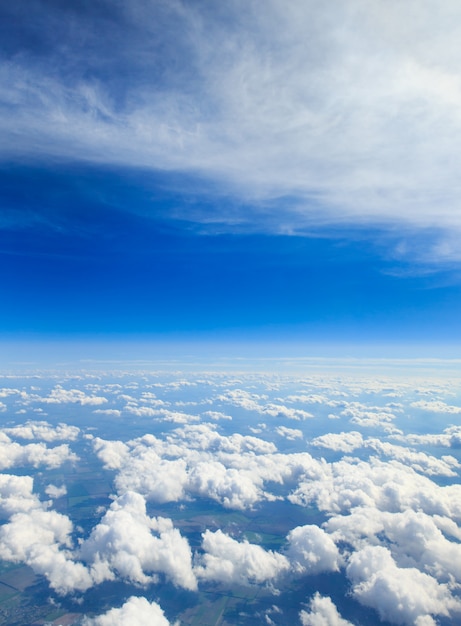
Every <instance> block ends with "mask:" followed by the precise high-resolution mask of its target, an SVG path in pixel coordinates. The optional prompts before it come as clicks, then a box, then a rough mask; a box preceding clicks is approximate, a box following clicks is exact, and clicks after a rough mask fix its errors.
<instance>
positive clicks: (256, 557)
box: [195, 530, 290, 585]
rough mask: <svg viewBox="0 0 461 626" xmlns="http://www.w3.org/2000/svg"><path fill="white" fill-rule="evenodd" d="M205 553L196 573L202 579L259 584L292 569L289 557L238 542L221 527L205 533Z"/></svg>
mask: <svg viewBox="0 0 461 626" xmlns="http://www.w3.org/2000/svg"><path fill="white" fill-rule="evenodd" d="M202 547H203V550H204V551H205V554H204V555H203V557H202V559H201V561H200V563H199V564H198V565H197V566H196V568H195V572H196V574H197V576H198V577H199V578H202V579H207V580H213V581H220V582H225V583H229V584H240V585H248V584H252V583H253V584H257V583H263V582H268V581H272V580H274V579H275V578H276V577H277V576H279V575H280V574H282V573H283V572H287V571H288V570H289V567H290V564H289V562H288V559H287V558H286V557H285V556H283V555H281V554H278V553H277V552H272V551H268V550H264V548H262V547H261V546H258V545H255V544H251V543H248V541H242V542H239V541H236V540H235V539H233V538H232V537H229V535H226V534H225V533H223V532H222V531H221V530H217V531H216V532H211V531H210V530H207V531H205V533H203V542H202Z"/></svg>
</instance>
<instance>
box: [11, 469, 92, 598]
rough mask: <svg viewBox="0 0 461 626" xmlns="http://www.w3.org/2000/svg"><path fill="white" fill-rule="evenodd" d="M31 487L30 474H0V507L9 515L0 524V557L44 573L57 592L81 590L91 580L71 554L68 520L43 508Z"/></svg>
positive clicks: (71, 527)
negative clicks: (6, 519)
mask: <svg viewBox="0 0 461 626" xmlns="http://www.w3.org/2000/svg"><path fill="white" fill-rule="evenodd" d="M32 489H33V480H32V478H31V477H30V476H9V475H5V474H0V509H1V510H2V511H3V512H4V513H6V514H8V515H10V520H9V522H8V523H6V524H3V526H0V558H1V559H4V560H6V561H12V562H14V563H26V564H27V565H29V566H30V567H32V569H33V570H34V571H35V572H36V573H37V574H41V575H43V576H45V577H46V578H47V579H48V581H49V583H50V586H51V587H52V588H53V589H55V591H56V592H57V593H60V594H66V593H71V592H73V591H85V590H86V589H88V588H89V587H91V585H92V579H91V577H90V575H89V573H88V571H87V569H86V568H85V567H84V566H83V565H82V564H81V563H77V562H75V560H74V558H73V555H72V553H71V548H72V541H71V533H72V531H73V526H72V522H71V521H70V520H69V518H68V517H67V516H65V515H62V514H60V513H57V512H56V511H47V510H45V508H44V506H43V504H42V503H41V502H40V501H39V500H38V498H37V496H36V495H35V494H33V493H32Z"/></svg>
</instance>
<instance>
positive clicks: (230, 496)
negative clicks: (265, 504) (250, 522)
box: [188, 461, 263, 509]
mask: <svg viewBox="0 0 461 626" xmlns="http://www.w3.org/2000/svg"><path fill="white" fill-rule="evenodd" d="M258 482H259V483H262V481H261V480H258V477H255V476H251V475H250V473H249V472H246V471H239V470H237V469H234V468H226V467H225V466H224V465H223V464H222V463H220V462H219V461H203V462H201V463H197V464H196V465H195V466H194V467H193V468H192V469H191V471H190V473H189V480H188V486H189V489H190V490H191V492H192V493H197V494H200V495H202V496H205V497H208V498H213V499H214V500H217V501H218V502H220V503H221V504H222V505H223V506H224V507H226V508H232V509H245V508H248V507H251V506H252V505H253V504H255V502H257V501H258V500H261V499H262V498H263V494H262V492H261V488H260V485H258V484H257V483H258Z"/></svg>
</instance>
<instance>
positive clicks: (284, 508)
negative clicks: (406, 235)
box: [0, 373, 461, 626]
mask: <svg viewBox="0 0 461 626" xmlns="http://www.w3.org/2000/svg"><path fill="white" fill-rule="evenodd" d="M106 379H107V380H106ZM181 379H182V382H184V377H183V375H181ZM96 380H97V381H98V382H96ZM116 380H117V382H116V384H115V383H114V375H113V374H112V375H105V374H97V375H95V376H93V375H91V374H87V375H84V376H82V377H81V378H80V382H79V385H76V383H75V379H73V378H71V377H70V378H69V379H67V378H66V377H65V376H64V377H61V378H60V380H59V383H58V385H57V384H55V383H53V385H51V389H59V396H60V397H61V398H63V399H65V400H63V402H59V403H51V404H53V405H55V408H54V411H53V410H52V411H51V412H50V413H49V415H48V417H47V421H46V422H45V421H34V420H33V418H32V415H33V414H34V411H35V410H36V409H37V408H40V406H46V405H48V406H49V405H50V403H49V402H48V398H49V397H50V395H51V397H55V396H56V395H57V394H56V393H54V392H52V393H51V394H49V393H44V391H45V390H46V389H50V381H49V380H48V379H47V378H46V377H45V376H38V377H35V378H34V381H33V382H34V389H31V383H30V381H29V380H28V379H22V380H20V379H18V380H17V381H15V383H17V384H18V386H19V385H20V386H21V388H22V392H21V393H16V392H15V393H5V394H3V396H2V397H4V400H5V406H6V409H5V414H6V416H5V422H8V425H5V426H4V427H3V428H2V429H1V432H0V435H1V437H2V445H3V446H4V449H5V454H4V457H5V459H6V458H9V459H10V461H8V465H7V466H5V467H4V469H3V472H4V473H3V474H0V511H1V515H2V521H3V524H2V526H0V559H2V562H3V565H4V570H2V572H3V573H0V582H2V583H4V584H6V585H8V584H10V583H9V582H8V581H10V580H11V581H12V580H13V578H10V575H11V574H10V573H9V572H10V571H11V572H13V571H15V570H14V569H13V570H11V568H12V567H16V568H21V567H24V566H28V568H30V569H29V570H27V571H28V572H32V573H29V574H27V576H29V578H30V576H33V579H34V580H35V583H36V585H38V587H37V588H40V589H41V592H40V593H41V594H42V597H44V598H52V600H53V603H54V604H55V606H57V607H59V610H58V613H59V615H62V616H63V619H66V620H69V623H72V624H78V623H83V624H86V625H95V626H96V625H103V624H119V623H120V624H121V623H125V622H126V620H130V623H131V622H132V623H134V624H135V623H140V624H141V623H147V622H146V620H148V622H149V623H153V624H157V623H158V624H161V625H162V626H163V625H164V624H165V625H166V624H170V623H171V624H173V623H174V624H176V623H193V620H194V619H200V618H199V617H198V616H199V614H200V611H203V610H207V611H208V613H209V615H210V618H209V619H210V620H211V621H212V622H213V623H216V624H217V623H221V622H220V621H219V620H221V619H223V620H224V621H223V622H222V623H223V624H224V623H225V624H232V623H242V624H259V623H260V624H266V623H269V624H286V623H287V621H292V622H293V623H295V624H299V625H300V626H301V625H303V626H306V625H307V626H325V625H326V626H346V625H349V624H356V623H363V622H364V620H365V621H366V622H367V623H373V624H377V625H378V624H383V625H384V626H389V625H392V624H396V625H398V624H400V625H402V624H403V625H404V626H413V625H416V626H429V625H430V626H434V625H438V626H439V625H440V626H448V625H452V624H455V623H457V620H459V619H460V618H461V594H460V585H461V567H460V565H459V564H460V563H461V548H460V541H461V532H460V530H459V524H460V523H461V485H460V484H459V476H460V463H459V441H458V439H459V438H458V437H457V435H458V434H459V433H458V430H459V427H458V426H457V425H456V423H455V420H456V415H457V411H455V409H456V408H457V407H458V406H461V396H459V394H458V393H457V391H456V389H457V387H456V383H457V381H456V380H452V381H447V380H436V379H431V380H430V381H426V382H425V381H421V380H417V381H416V380H412V379H402V378H401V379H399V380H392V379H359V378H355V379H346V378H343V379H339V378H338V377H336V378H331V379H328V378H325V377H322V378H320V377H315V376H314V377H312V376H288V375H287V376H277V375H267V374H266V375H256V374H252V375H248V374H240V375H239V376H238V377H235V376H234V375H225V374H219V375H214V374H210V373H205V374H197V375H195V374H190V375H189V376H188V380H187V379H186V381H187V382H188V383H189V384H187V385H186V384H182V383H181V384H178V385H176V384H175V383H176V382H177V381H178V380H179V376H175V375H172V374H159V373H152V374H146V373H143V374H142V375H141V374H140V375H139V376H137V377H135V376H134V375H128V374H117V375H116ZM108 383H110V384H108ZM152 389H155V394H154V393H153V392H152ZM191 389H193V397H194V401H190V402H188V398H190V397H191ZM96 394H98V395H96ZM70 397H72V398H77V397H78V398H84V397H85V398H86V397H103V398H104V400H105V404H106V406H107V413H106V412H103V413H100V412H98V413H94V403H92V402H90V403H80V409H79V415H78V416H77V415H74V414H73V410H74V409H73V406H74V401H73V400H71V401H70V402H69V400H68V399H69V398H70ZM396 398H398V402H396ZM421 398H424V400H421ZM146 400H153V401H155V403H160V402H161V403H162V404H164V405H167V406H168V411H169V412H170V413H176V412H180V411H179V409H180V407H183V406H184V405H185V404H187V405H188V411H190V416H191V418H194V419H193V420H192V422H191V423H179V424H178V423H176V422H174V421H171V420H170V419H168V417H169V414H165V413H164V412H163V411H158V412H155V413H154V414H150V413H149V414H145V413H143V412H140V413H133V411H132V410H127V409H126V407H127V404H128V405H129V407H130V409H131V408H133V407H138V406H139V407H141V406H145V402H146ZM69 404H70V405H71V406H70V415H71V416H73V417H72V419H71V420H69V421H67V420H66V419H65V414H63V412H62V406H66V407H69ZM204 405H205V406H206V407H207V411H203V406H204ZM273 406H277V407H278V408H277V411H275V410H272V409H271V408H270V409H269V410H267V407H273ZM441 406H442V407H449V410H445V411H443V412H441V411H440V410H439V409H440V407H441ZM332 407H334V409H335V410H336V411H337V419H335V420H331V419H329V415H330V411H331V410H332ZM289 408H290V409H291V410H288V409H289ZM285 409H286V410H285ZM22 410H24V411H25V413H23V412H20V411H22ZM66 410H69V409H66ZM18 411H19V412H18ZM291 411H298V412H299V413H300V414H301V412H302V411H304V412H306V413H309V415H310V418H309V419H306V420H302V419H301V420H298V421H297V426H299V428H296V429H292V428H291V424H292V412H291ZM114 412H116V413H114ZM390 414H392V424H393V428H392V429H389V428H388V423H389V422H388V420H387V417H386V416H389V415H390ZM223 415H224V416H226V419H222V418H221V416H223ZM421 415H424V416H425V420H426V421H424V420H421V419H420V416H421ZM114 416H116V417H115V419H116V422H114ZM216 416H218V417H219V419H216ZM359 416H360V417H361V418H363V417H364V416H367V417H365V418H364V419H363V420H362V421H361V420H358V419H357V418H358V417H359ZM370 416H374V417H373V419H371V418H370ZM262 417H264V420H265V421H264V423H262V422H261V418H262ZM229 418H231V419H229ZM370 419H371V422H370ZM208 420H211V421H208ZM287 424H288V426H287ZM256 431H257V436H256V435H255V432H256ZM293 431H294V432H295V433H296V434H295V435H293ZM298 431H299V433H300V434H299V433H298ZM281 435H282V436H281ZM31 439H32V440H34V439H38V440H41V441H40V443H29V442H30V440H31ZM37 446H38V447H37ZM31 447H32V448H31ZM10 450H11V451H12V452H10ZM32 451H33V452H34V453H33V454H32ZM64 452H65V453H64ZM447 452H449V453H448V454H447ZM8 455H9V456H8ZM21 571H22V570H21ZM25 572H26V570H24V573H23V574H22V575H23V576H26V573H25ZM15 576H16V577H17V576H18V575H17V574H15ZM16 579H17V578H15V579H14V580H16ZM111 589H118V590H119V592H118V594H119V595H118V599H117V601H115V600H114V598H113V595H111V594H112V591H111ZM24 593H25V594H27V593H32V592H28V591H27V590H26V591H25V592H24ZM95 593H96V594H97V596H95V595H94V594H95ZM43 594H44V595H43ZM95 597H97V598H98V601H97V602H96V604H95V600H94V598H95ZM110 598H112V599H110ZM172 598H174V600H172ZM18 602H19V601H18ZM0 605H1V602H0ZM204 607H208V608H207V609H204ZM41 610H42V611H43V615H44V619H45V617H46V611H48V614H49V608H48V609H46V608H43V609H41ZM15 611H16V615H19V616H21V615H22V616H23V617H22V619H23V622H22V623H24V624H25V623H26V617H25V613H24V611H25V609H24V608H23V605H21V603H19V604H17V606H16V608H15ZM21 611H22V612H21ZM64 616H65V618H64ZM213 616H215V617H213ZM82 620H83V621H82ZM213 620H214V621H213ZM357 620H358V621H357ZM20 623H21V622H20Z"/></svg>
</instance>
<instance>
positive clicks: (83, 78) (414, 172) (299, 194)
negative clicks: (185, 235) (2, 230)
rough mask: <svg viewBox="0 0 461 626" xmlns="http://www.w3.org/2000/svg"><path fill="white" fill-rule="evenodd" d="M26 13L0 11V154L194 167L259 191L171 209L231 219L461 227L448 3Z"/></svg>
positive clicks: (285, 224)
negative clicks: (217, 207) (211, 204)
mask: <svg viewBox="0 0 461 626" xmlns="http://www.w3.org/2000/svg"><path fill="white" fill-rule="evenodd" d="M24 10H25V9H24V8H23V5H21V4H19V5H17V7H16V5H15V7H8V8H4V9H3V10H2V13H3V21H4V22H5V23H6V24H9V25H10V29H12V31H11V32H12V34H11V36H9V37H6V38H5V41H4V44H3V47H2V55H3V61H4V62H3V64H2V69H1V81H0V84H1V85H2V87H1V90H0V106H1V110H2V113H3V114H2V116H1V119H2V120H3V122H2V123H1V126H0V131H1V134H2V157H3V158H4V159H12V158H15V159H18V158H19V159H22V158H24V157H27V158H28V159H35V160H37V159H38V160H42V159H44V158H45V159H47V158H56V157H58V158H61V159H71V160H74V159H77V160H84V161H90V162H92V163H94V164H104V165H107V164H110V165H117V166H127V167H130V168H131V167H133V166H134V167H141V168H148V169H151V170H163V171H164V170H175V171H182V172H188V173H193V174H197V175H199V176H200V177H202V178H205V179H207V180H209V181H214V182H215V183H216V182H218V184H219V185H223V186H224V188H225V189H226V193H228V192H229V190H230V189H233V193H234V194H235V195H236V196H240V200H248V199H251V200H252V203H253V204H256V205H258V210H257V211H256V210H255V211H253V212H249V211H248V208H246V213H245V214H244V213H243V211H239V210H238V209H235V207H234V209H235V210H233V211H231V212H229V211H228V214H227V216H226V215H225V214H224V213H223V212H219V211H218V213H217V214H213V215H211V214H209V213H203V212H202V211H201V209H200V208H199V207H198V206H196V207H195V208H192V207H191V206H190V205H189V206H188V208H187V213H185V212H184V213H183V214H182V215H181V217H183V218H186V219H193V220H198V221H202V222H203V223H208V224H210V223H211V222H217V223H219V224H221V225H222V224H225V223H226V222H227V227H228V228H230V227H231V226H232V225H233V226H234V227H235V225H236V224H238V223H240V224H245V222H247V227H250V228H253V227H254V225H255V224H256V223H258V228H259V229H263V230H266V231H267V230H273V231H274V230H275V231H277V232H290V231H292V230H296V229H301V230H303V229H304V228H306V227H310V226H312V225H313V224H325V223H327V224H338V223H340V224H343V223H344V222H350V223H355V224H373V225H376V226H380V225H381V226H382V225H386V224H387V225H391V224H394V223H395V222H399V223H401V224H405V223H407V224H409V225H411V226H413V227H419V228H426V227H437V228H438V227H441V228H442V229H443V228H455V229H459V227H460V226H461V210H460V204H459V196H460V194H459V185H460V183H459V171H458V169H459V168H458V159H457V155H458V145H459V137H460V133H461V118H460V115H459V108H460V103H461V81H460V78H459V72H458V69H459V65H460V62H461V59H460V53H459V46H458V41H459V38H460V30H461V27H460V24H461V15H460V8H459V5H458V3H456V2H455V1H454V0H448V1H447V2H444V3H443V5H442V6H440V4H439V3H437V2H435V0H424V1H423V2H420V3H419V4H418V7H417V9H416V8H415V6H414V5H413V4H411V3H398V2H388V3H382V2H378V1H373V2H371V3H364V2H362V1H361V0H354V1H352V2H348V3H347V4H344V3H343V2H340V1H339V0H335V1H334V2H330V3H328V4H327V5H319V4H318V3H315V2H313V1H309V2H303V1H301V0H296V1H295V2H291V3H290V5H289V6H288V7H287V6H286V4H284V3H282V2H280V1H279V0H270V1H269V2H266V3H265V4H264V11H262V10H261V5H260V3H259V2H257V1H256V0H252V1H250V2H245V3H244V2H241V1H240V0H233V1H232V2H231V3H226V5H225V7H217V6H213V7H208V6H206V5H204V4H203V3H199V4H197V3H195V4H190V3H186V2H181V1H180V0H177V1H175V2H168V3H167V2H156V3H154V4H152V3H146V2H144V1H142V0H135V1H133V2H130V4H129V6H128V5H127V4H126V3H122V2H119V1H117V2H112V3H107V2H105V1H104V0H99V1H98V2H97V3H95V5H94V7H92V8H88V7H87V8H86V9H85V10H81V11H79V9H78V8H75V7H67V6H64V5H61V6H59V5H56V4H52V5H51V4H50V3H39V2H32V3H30V6H29V5H28V7H27V15H26V14H25V13H24ZM26 24H27V29H26V28H25V25H26ZM403 25H405V26H403ZM100 32H104V33H105V36H104V38H101V37H100V36H99V33H100ZM237 187H238V191H237ZM215 190H216V186H215ZM280 198H290V202H289V203H288V202H286V201H280ZM276 200H277V202H276V203H275V201H276ZM226 210H227V209H226ZM455 254H456V250H455V249H454V241H453V240H451V239H450V238H445V240H444V242H440V244H439V245H435V246H434V247H433V250H432V255H434V256H438V257H439V258H444V257H445V258H446V257H450V256H453V255H455Z"/></svg>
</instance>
